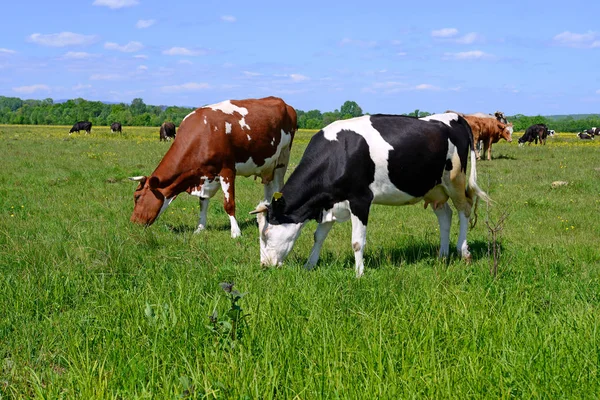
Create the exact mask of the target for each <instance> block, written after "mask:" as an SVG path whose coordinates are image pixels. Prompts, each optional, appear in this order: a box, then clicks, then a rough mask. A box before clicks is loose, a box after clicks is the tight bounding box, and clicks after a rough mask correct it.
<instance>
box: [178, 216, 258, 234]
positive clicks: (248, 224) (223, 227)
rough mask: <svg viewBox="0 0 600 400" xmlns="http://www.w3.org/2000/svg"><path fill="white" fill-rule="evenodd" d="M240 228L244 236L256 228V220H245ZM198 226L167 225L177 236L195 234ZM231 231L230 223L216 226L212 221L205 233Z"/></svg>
mask: <svg viewBox="0 0 600 400" xmlns="http://www.w3.org/2000/svg"><path fill="white" fill-rule="evenodd" d="M238 226H239V227H240V229H241V231H242V235H243V234H244V231H245V230H246V229H247V228H249V227H252V226H256V219H245V220H243V221H238ZM196 228H197V226H196V225H189V224H185V225H184V224H179V225H172V224H167V229H169V230H170V231H171V232H173V233H177V234H185V233H190V232H194V231H195V230H196ZM230 230H231V225H229V223H225V224H220V223H218V222H217V223H215V224H211V223H210V221H209V222H208V226H207V227H206V229H205V231H207V232H210V231H230Z"/></svg>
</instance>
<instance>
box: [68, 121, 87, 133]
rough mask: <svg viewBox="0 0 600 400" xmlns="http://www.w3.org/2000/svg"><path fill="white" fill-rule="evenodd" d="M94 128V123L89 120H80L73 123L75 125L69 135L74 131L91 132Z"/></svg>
mask: <svg viewBox="0 0 600 400" xmlns="http://www.w3.org/2000/svg"><path fill="white" fill-rule="evenodd" d="M91 130H92V123H91V122H88V121H79V122H76V123H75V124H73V127H72V128H71V130H70V131H69V135H70V134H72V133H73V132H77V133H79V131H85V133H86V134H89V133H90V131H91Z"/></svg>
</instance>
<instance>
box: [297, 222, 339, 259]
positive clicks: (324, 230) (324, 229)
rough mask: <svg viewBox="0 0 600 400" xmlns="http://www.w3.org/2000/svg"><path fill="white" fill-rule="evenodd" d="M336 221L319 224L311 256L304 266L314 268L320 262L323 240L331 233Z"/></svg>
mask: <svg viewBox="0 0 600 400" xmlns="http://www.w3.org/2000/svg"><path fill="white" fill-rule="evenodd" d="M333 224H334V222H333V221H330V222H323V223H320V224H319V226H317V230H316V231H315V236H314V238H315V244H314V245H313V248H312V250H311V251H310V256H309V257H308V260H307V261H306V264H304V268H306V269H313V268H314V266H315V265H317V262H319V255H320V254H321V248H322V247H323V242H325V238H327V235H328V234H329V231H330V230H331V228H332V227H333Z"/></svg>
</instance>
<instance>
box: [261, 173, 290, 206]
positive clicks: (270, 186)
mask: <svg viewBox="0 0 600 400" xmlns="http://www.w3.org/2000/svg"><path fill="white" fill-rule="evenodd" d="M285 170H286V168H284V167H279V168H276V169H275V171H274V173H273V180H272V181H271V182H269V183H267V184H265V187H264V191H265V201H268V202H270V201H271V199H272V198H273V194H274V193H275V192H278V191H280V190H281V188H282V187H283V178H284V176H285Z"/></svg>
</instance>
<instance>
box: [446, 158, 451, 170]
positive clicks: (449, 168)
mask: <svg viewBox="0 0 600 400" xmlns="http://www.w3.org/2000/svg"><path fill="white" fill-rule="evenodd" d="M446 171H452V160H450V159H447V160H446Z"/></svg>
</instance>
